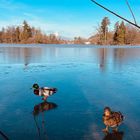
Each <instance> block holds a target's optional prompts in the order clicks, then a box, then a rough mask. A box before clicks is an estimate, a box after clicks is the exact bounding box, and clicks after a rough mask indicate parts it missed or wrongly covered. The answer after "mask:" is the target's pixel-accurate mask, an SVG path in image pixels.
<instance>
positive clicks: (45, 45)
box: [0, 43, 140, 48]
mask: <svg viewBox="0 0 140 140" xmlns="http://www.w3.org/2000/svg"><path fill="white" fill-rule="evenodd" d="M1 47H21V48H22V47H25V48H26V47H27V48H28V47H31V48H32V47H33V48H35V47H62V48H63V47H64V48H66V47H67V48H69V47H70V48H78V47H80V48H88V47H90V48H140V45H92V44H89V45H86V44H8V43H4V44H1V43H0V48H1Z"/></svg>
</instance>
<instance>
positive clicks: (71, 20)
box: [0, 0, 140, 37]
mask: <svg viewBox="0 0 140 140" xmlns="http://www.w3.org/2000/svg"><path fill="white" fill-rule="evenodd" d="M128 1H129V2H130V5H131V7H132V9H133V11H134V13H135V15H136V19H137V20H138V23H140V14H139V13H140V1H138V0H137V1H135V2H134V0H128ZM97 2H99V3H101V4H103V5H104V6H106V7H108V8H110V9H112V10H114V11H116V12H117V13H119V14H121V15H122V16H124V17H126V18H128V19H130V20H132V21H133V19H132V16H131V14H130V12H129V10H128V7H127V6H126V4H125V0H97ZM105 16H108V17H109V18H110V20H111V23H112V24H111V28H113V24H114V23H115V22H116V21H118V20H120V19H118V18H117V17H115V16H113V15H111V14H110V13H108V12H106V11H104V10H103V9H101V8H100V7H98V6H97V5H95V4H94V3H92V2H91V1H90V0H0V28H2V27H3V26H9V25H21V23H22V22H23V20H27V22H28V23H29V24H30V25H32V26H35V27H37V28H40V29H41V30H42V31H43V32H44V33H55V32H58V33H59V34H60V35H61V36H65V37H74V36H82V37H89V36H91V35H92V34H94V33H95V31H96V28H97V27H98V25H99V24H100V22H101V20H102V18H103V17H105Z"/></svg>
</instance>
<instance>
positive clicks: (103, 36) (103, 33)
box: [99, 17, 110, 44]
mask: <svg viewBox="0 0 140 140" xmlns="http://www.w3.org/2000/svg"><path fill="white" fill-rule="evenodd" d="M109 24H110V20H109V18H108V17H104V18H103V20H102V22H101V27H100V30H99V32H100V33H99V34H100V44H106V43H107V36H108V25H109Z"/></svg>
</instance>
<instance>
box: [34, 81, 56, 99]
mask: <svg viewBox="0 0 140 140" xmlns="http://www.w3.org/2000/svg"><path fill="white" fill-rule="evenodd" d="M32 88H33V89H34V94H35V95H38V96H42V97H43V98H42V100H46V99H47V98H48V97H49V96H51V95H53V94H54V93H56V92H57V89H56V88H50V87H41V88H40V87H39V85H38V84H36V83H35V84H33V86H32Z"/></svg>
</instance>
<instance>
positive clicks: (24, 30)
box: [0, 21, 65, 44]
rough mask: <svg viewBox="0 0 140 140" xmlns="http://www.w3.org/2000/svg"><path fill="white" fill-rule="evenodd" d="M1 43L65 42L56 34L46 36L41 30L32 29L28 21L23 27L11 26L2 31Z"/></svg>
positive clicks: (0, 33) (0, 35)
mask: <svg viewBox="0 0 140 140" xmlns="http://www.w3.org/2000/svg"><path fill="white" fill-rule="evenodd" d="M0 43H22V44H27V43H29V44H30V43H43V44H63V43H65V40H63V39H61V38H59V37H57V36H56V35H55V34H49V35H46V34H44V33H42V31H41V30H40V29H36V28H34V27H31V26H30V25H29V24H28V23H27V22H26V21H24V22H23V24H22V26H16V27H15V26H9V27H6V28H2V29H1V31H0Z"/></svg>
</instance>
